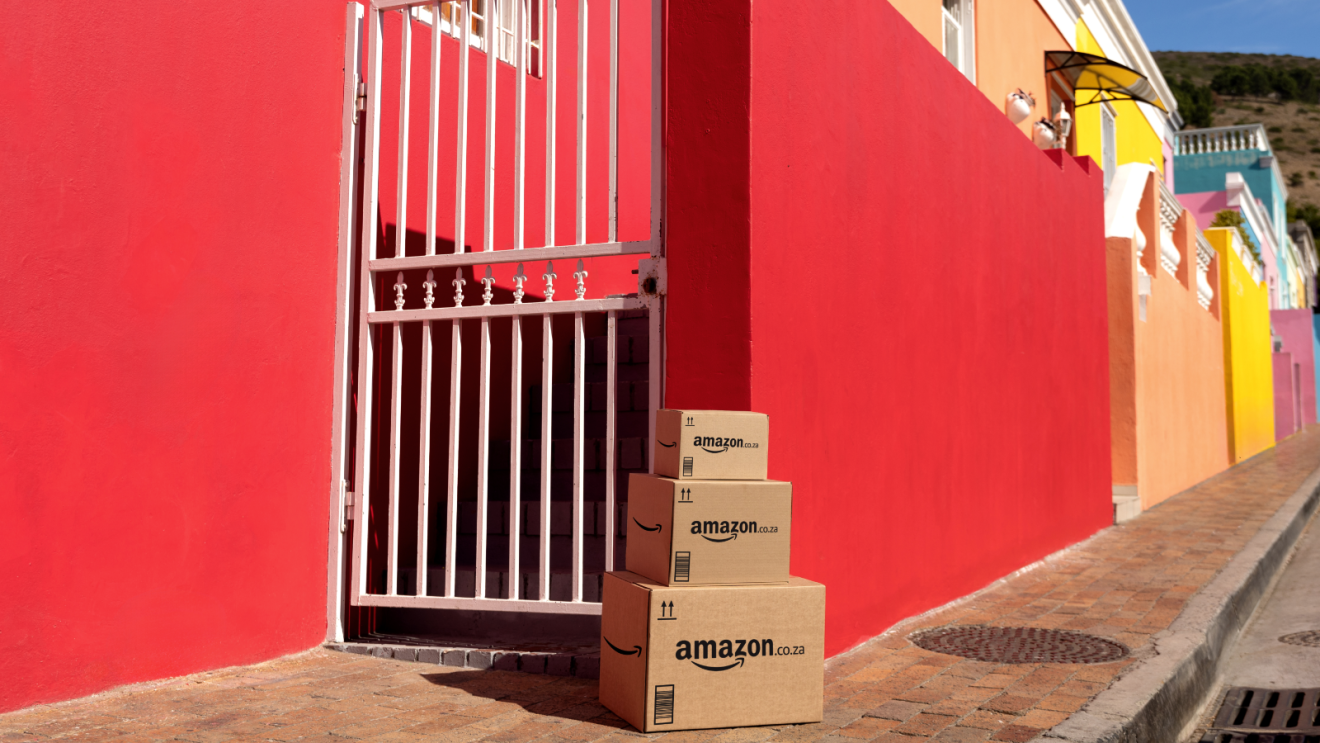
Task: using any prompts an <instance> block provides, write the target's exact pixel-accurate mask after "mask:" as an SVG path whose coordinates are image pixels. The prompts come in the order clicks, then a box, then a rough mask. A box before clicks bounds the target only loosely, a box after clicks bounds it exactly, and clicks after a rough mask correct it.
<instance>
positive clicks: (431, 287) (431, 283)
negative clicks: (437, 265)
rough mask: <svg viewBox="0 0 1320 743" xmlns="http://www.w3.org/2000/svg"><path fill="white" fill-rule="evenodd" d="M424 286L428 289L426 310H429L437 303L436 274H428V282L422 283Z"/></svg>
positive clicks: (431, 272) (428, 272)
mask: <svg viewBox="0 0 1320 743" xmlns="http://www.w3.org/2000/svg"><path fill="white" fill-rule="evenodd" d="M422 286H424V287H426V309H428V310H429V309H431V304H432V303H433V302H435V272H433V271H427V272H426V281H423V282H422Z"/></svg>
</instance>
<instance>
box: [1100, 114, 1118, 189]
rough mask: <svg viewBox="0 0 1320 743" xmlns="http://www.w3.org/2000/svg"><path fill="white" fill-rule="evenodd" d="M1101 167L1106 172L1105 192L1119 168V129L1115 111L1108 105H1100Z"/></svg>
mask: <svg viewBox="0 0 1320 743" xmlns="http://www.w3.org/2000/svg"><path fill="white" fill-rule="evenodd" d="M1100 159H1101V160H1103V161H1104V162H1102V163H1101V164H1100V167H1101V168H1103V169H1104V172H1105V193H1109V184H1110V183H1113V181H1114V171H1115V170H1118V131H1117V129H1116V128H1115V126H1114V112H1113V111H1112V110H1111V109H1110V108H1109V106H1107V105H1102V106H1101V107H1100Z"/></svg>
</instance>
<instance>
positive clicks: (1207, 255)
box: [1196, 230, 1215, 309]
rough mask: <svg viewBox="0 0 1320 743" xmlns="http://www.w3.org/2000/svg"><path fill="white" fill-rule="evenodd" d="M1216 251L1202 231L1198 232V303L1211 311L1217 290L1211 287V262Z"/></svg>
mask: <svg viewBox="0 0 1320 743" xmlns="http://www.w3.org/2000/svg"><path fill="white" fill-rule="evenodd" d="M1214 257H1215V251H1214V248H1211V247H1210V242H1209V241H1207V240H1206V239H1205V235H1204V234H1202V233H1201V231H1200V230H1197V231H1196V301H1197V303H1198V304H1200V305H1201V308H1202V309H1210V301H1211V300H1213V299H1214V298H1215V290H1214V288H1213V287H1211V286H1210V279H1209V277H1208V276H1209V271H1210V261H1212V260H1214Z"/></svg>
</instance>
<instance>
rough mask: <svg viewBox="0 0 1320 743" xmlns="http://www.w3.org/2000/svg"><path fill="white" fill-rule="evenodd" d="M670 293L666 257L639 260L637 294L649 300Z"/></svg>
mask: <svg viewBox="0 0 1320 743" xmlns="http://www.w3.org/2000/svg"><path fill="white" fill-rule="evenodd" d="M668 293H669V273H668V271H667V270H666V268H665V259H664V258H643V259H642V260H640V261H637V296H638V297H640V298H642V299H643V300H646V301H647V302H649V301H650V300H651V299H652V298H654V297H660V296H664V295H666V294H668Z"/></svg>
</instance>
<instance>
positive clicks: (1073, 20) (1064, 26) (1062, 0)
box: [1036, 0, 1082, 51]
mask: <svg viewBox="0 0 1320 743" xmlns="http://www.w3.org/2000/svg"><path fill="white" fill-rule="evenodd" d="M1036 1H1037V2H1039V3H1040V7H1041V9H1043V10H1044V11H1045V15H1047V16H1049V19H1050V21H1051V22H1052V23H1053V24H1054V27H1055V28H1057V29H1058V30H1059V33H1060V34H1061V35H1062V36H1063V39H1064V41H1067V42H1068V48H1069V49H1072V50H1074V51H1075V50H1076V49H1077V21H1078V19H1080V18H1081V17H1082V6H1081V4H1079V3H1078V1H1077V0H1036Z"/></svg>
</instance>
